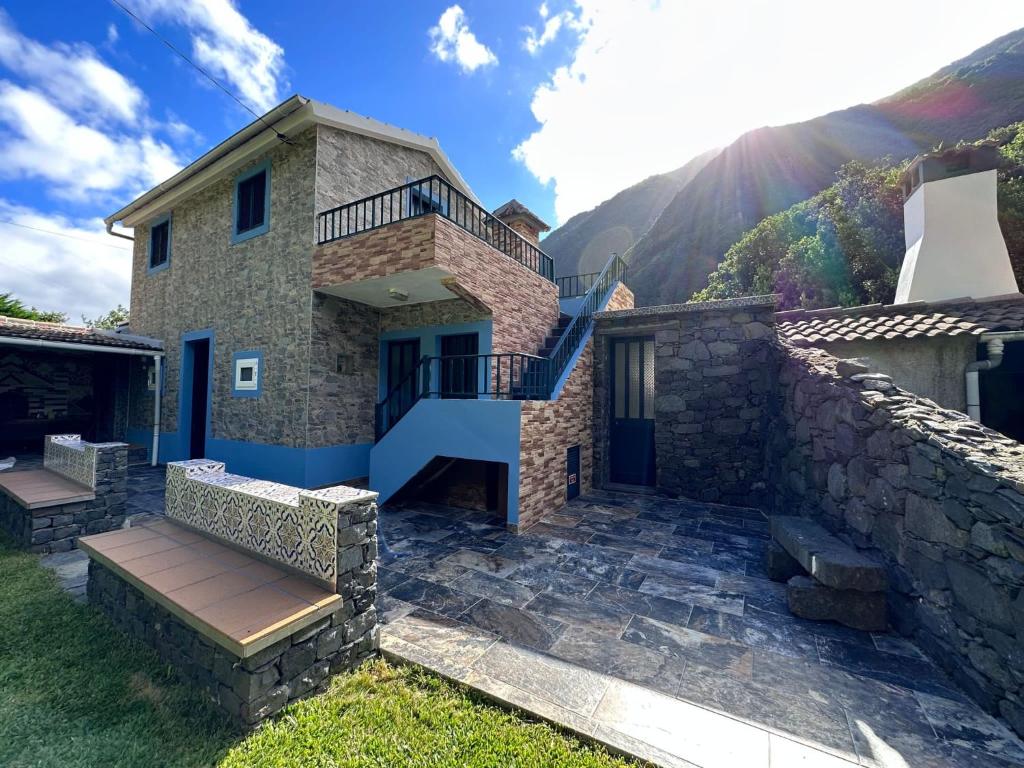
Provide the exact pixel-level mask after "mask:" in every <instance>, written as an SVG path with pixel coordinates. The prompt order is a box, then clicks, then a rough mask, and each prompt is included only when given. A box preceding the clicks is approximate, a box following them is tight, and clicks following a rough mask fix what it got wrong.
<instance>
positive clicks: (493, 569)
mask: <svg viewBox="0 0 1024 768" xmlns="http://www.w3.org/2000/svg"><path fill="white" fill-rule="evenodd" d="M444 562H446V563H453V564H454V565H461V566H463V567H465V568H472V569H473V570H476V571H483V572H484V573H490V574H493V575H494V576H508V575H509V574H510V573H512V571H514V570H515V569H516V568H518V567H519V565H520V564H519V563H518V562H516V561H515V560H511V559H509V558H507V557H503V556H502V555H500V554H496V553H490V554H488V553H484V552H474V551H473V550H471V549H460V550H458V551H456V552H454V553H452V554H450V555H448V556H447V557H446V558H445V559H444Z"/></svg>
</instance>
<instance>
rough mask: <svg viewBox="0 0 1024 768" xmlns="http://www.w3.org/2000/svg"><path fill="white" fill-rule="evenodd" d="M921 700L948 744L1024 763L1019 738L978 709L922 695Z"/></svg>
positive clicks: (1023, 753) (929, 718)
mask: <svg viewBox="0 0 1024 768" xmlns="http://www.w3.org/2000/svg"><path fill="white" fill-rule="evenodd" d="M917 700H918V701H919V702H921V706H922V708H923V709H924V713H925V717H927V718H928V722H929V723H931V726H932V728H934V729H935V732H936V733H937V734H938V735H939V737H940V738H942V739H945V740H946V741H947V742H948V743H950V744H952V745H954V746H957V747H962V748H964V749H971V750H974V751H976V752H983V753H985V754H987V755H998V756H1002V757H1005V758H1007V759H1012V760H1018V761H1024V748H1022V747H1021V745H1020V742H1019V740H1018V739H1017V737H1016V736H1014V735H1013V734H1012V733H1011V732H1010V729H1009V728H1007V727H1006V726H1005V725H1003V724H1002V723H1000V722H999V721H998V720H996V719H995V718H994V717H990V716H989V715H987V714H985V713H984V712H981V711H980V710H979V709H978V708H977V707H976V706H973V705H969V704H965V703H963V702H958V701H950V700H949V699H945V698H942V697H939V696H931V695H929V694H926V693H920V692H918V694H917Z"/></svg>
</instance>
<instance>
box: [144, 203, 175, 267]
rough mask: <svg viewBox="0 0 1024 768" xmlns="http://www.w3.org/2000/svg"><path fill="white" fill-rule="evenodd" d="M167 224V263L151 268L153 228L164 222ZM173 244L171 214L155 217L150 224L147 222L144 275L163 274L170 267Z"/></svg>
mask: <svg viewBox="0 0 1024 768" xmlns="http://www.w3.org/2000/svg"><path fill="white" fill-rule="evenodd" d="M165 221H166V222H167V261H165V262H164V263H163V264H159V265H157V266H155V267H154V266H153V227H156V226H159V225H160V224H163V223H164V222H165ZM173 242H174V222H173V221H172V220H171V214H170V213H165V214H164V215H163V216H157V217H156V218H155V219H153V220H152V221H151V222H149V246H148V247H147V248H146V274H149V275H155V274H156V273H157V272H163V271H164V270H165V269H167V268H168V267H169V266H171V245H172V243H173Z"/></svg>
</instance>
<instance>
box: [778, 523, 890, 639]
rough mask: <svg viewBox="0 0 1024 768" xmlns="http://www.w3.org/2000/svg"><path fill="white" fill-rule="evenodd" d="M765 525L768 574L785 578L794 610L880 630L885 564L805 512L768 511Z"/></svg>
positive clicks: (806, 615)
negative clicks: (769, 542) (769, 538)
mask: <svg viewBox="0 0 1024 768" xmlns="http://www.w3.org/2000/svg"><path fill="white" fill-rule="evenodd" d="M770 530H771V535H772V540H773V542H772V545H771V546H770V547H769V548H768V553H767V555H766V567H767V570H768V575H769V576H770V577H771V578H772V579H774V580H775V581H784V582H786V599H787V602H788V604H789V610H790V611H791V612H792V613H793V614H794V615H796V616H800V617H802V618H805V619H815V620H819V621H836V622H839V623H840V624H845V625H846V626H848V627H853V628H854V629H863V630H867V631H872V632H882V631H885V629H886V626H887V622H886V607H885V591H886V589H887V587H888V578H887V575H886V572H885V568H883V567H882V566H881V565H879V564H878V563H876V562H875V561H873V560H871V559H870V558H868V557H866V556H865V555H863V554H861V553H860V552H858V551H857V550H856V549H854V548H853V547H851V546H849V545H847V544H844V543H843V542H842V541H840V540H839V539H837V538H836V537H835V536H833V535H832V534H831V533H829V532H828V531H826V530H825V529H824V528H822V527H821V526H820V525H819V524H818V523H816V522H814V521H813V520H808V519H807V518H803V517H790V516H776V517H772V518H771V519H770Z"/></svg>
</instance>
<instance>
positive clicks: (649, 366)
mask: <svg viewBox="0 0 1024 768" xmlns="http://www.w3.org/2000/svg"><path fill="white" fill-rule="evenodd" d="M644 418H645V419H653V418H654V340H653V339H650V340H648V341H645V342H644Z"/></svg>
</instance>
